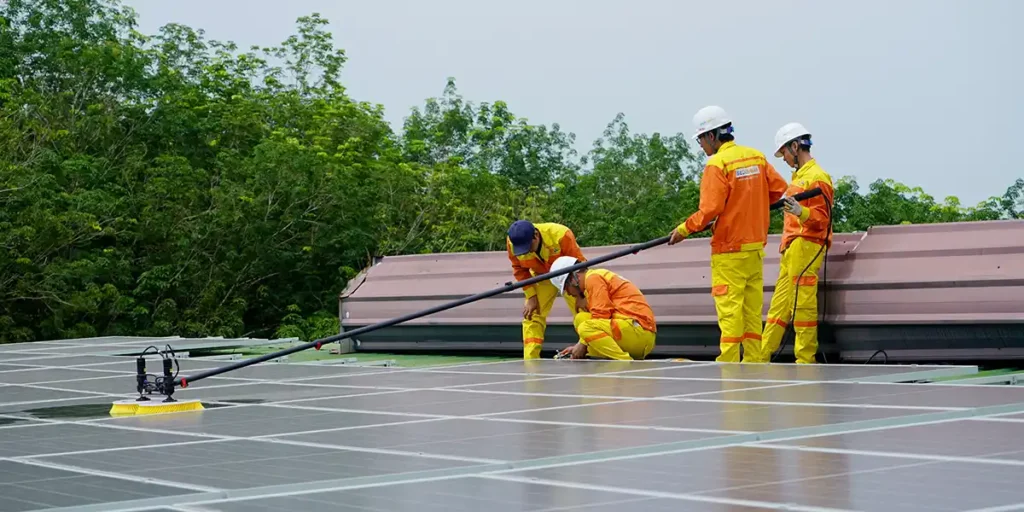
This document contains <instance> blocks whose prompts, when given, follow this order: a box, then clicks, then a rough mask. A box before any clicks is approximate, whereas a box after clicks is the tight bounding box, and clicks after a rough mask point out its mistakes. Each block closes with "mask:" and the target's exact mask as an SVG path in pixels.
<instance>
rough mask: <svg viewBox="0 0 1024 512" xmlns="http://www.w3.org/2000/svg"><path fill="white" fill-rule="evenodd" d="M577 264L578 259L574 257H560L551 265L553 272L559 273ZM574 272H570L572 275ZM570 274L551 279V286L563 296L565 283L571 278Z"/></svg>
mask: <svg viewBox="0 0 1024 512" xmlns="http://www.w3.org/2000/svg"><path fill="white" fill-rule="evenodd" d="M576 263H577V261H576V258H574V257H572V256H560V257H559V258H558V259H557V260H555V262H554V263H552V264H551V272H557V271H559V270H562V269H563V268H567V267H571V266H573V265H575V264H576ZM571 273H572V272H569V274H571ZM569 274H562V275H560V276H555V277H552V278H551V284H553V285H555V288H556V289H558V294H559V295H562V294H563V292H564V291H565V281H566V279H568V278H569Z"/></svg>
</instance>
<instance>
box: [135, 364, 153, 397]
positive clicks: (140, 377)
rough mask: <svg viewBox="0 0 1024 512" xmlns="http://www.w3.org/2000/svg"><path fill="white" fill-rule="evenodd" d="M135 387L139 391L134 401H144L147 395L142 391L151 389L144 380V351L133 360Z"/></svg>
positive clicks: (145, 391)
mask: <svg viewBox="0 0 1024 512" xmlns="http://www.w3.org/2000/svg"><path fill="white" fill-rule="evenodd" d="M135 389H136V390H137V391H138V392H139V397H138V398H136V399H135V401H136V402H146V401H148V400H149V397H148V396H146V395H144V394H143V393H148V392H150V391H151V388H150V384H149V381H147V380H146V356H145V352H143V354H140V355H139V357H138V358H137V359H136V360H135Z"/></svg>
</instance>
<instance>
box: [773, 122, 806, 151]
mask: <svg viewBox="0 0 1024 512" xmlns="http://www.w3.org/2000/svg"><path fill="white" fill-rule="evenodd" d="M810 134H811V132H809V131H807V128H804V125H802V124H800V123H788V124H786V125H784V126H783V127H782V128H779V131H777V132H775V157H776V158H782V146H785V145H786V144H789V143H790V142H792V141H793V140H796V139H798V138H800V137H803V136H804V135H810Z"/></svg>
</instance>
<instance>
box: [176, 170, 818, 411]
mask: <svg viewBox="0 0 1024 512" xmlns="http://www.w3.org/2000/svg"><path fill="white" fill-rule="evenodd" d="M818 195H821V189H820V188H813V189H811V190H808V191H806V192H801V193H799V194H794V195H793V196H792V197H793V198H794V199H796V200H797V201H803V200H805V199H810V198H812V197H815V196H818ZM782 205H783V200H779V201H776V202H774V203H772V204H771V206H770V207H769V209H770V210H777V209H779V208H781V207H782ZM704 229H707V228H704ZM668 241H669V237H668V236H663V237H661V238H656V239H654V240H651V241H649V242H644V243H642V244H638V245H633V246H631V247H627V248H625V249H620V250H618V251H615V252H612V253H608V254H605V255H604V256H598V257H597V258H594V259H592V260H587V261H582V262H579V263H577V264H575V265H572V266H571V267H566V268H563V269H561V270H558V271H555V272H548V273H547V274H541V275H539V276H534V277H531V278H529V279H524V280H522V281H517V282H514V283H507V284H505V286H502V287H501V288H495V289H493V290H489V291H486V292H482V293H478V294H476V295H470V296H468V297H463V298H461V299H459V300H455V301H452V302H448V303H445V304H440V305H437V306H434V307H432V308H427V309H424V310H421V311H417V312H415V313H409V314H408V315H403V316H400V317H396V318H392V319H390V320H385V321H383V322H378V323H375V324H371V325H367V326H363V327H360V328H358V329H353V330H351V331H347V332H342V333H339V334H335V335H334V336H328V337H326V338H321V339H319V340H314V341H310V342H307V343H303V344H301V345H296V346H294V347H290V348H286V349H283V350H279V351H277V352H273V353H270V354H264V355H262V356H258V357H253V358H250V359H243V360H241V361H238V362H236V363H231V364H228V365H225V366H222V367H220V368H212V369H209V370H206V371H202V372H199V373H196V374H195V375H192V376H190V377H188V376H186V377H181V378H178V379H174V380H173V381H170V383H173V384H172V385H173V386H179V387H182V388H184V387H187V386H188V385H189V384H191V383H193V382H196V381H198V380H202V379H205V378H207V377H213V376H214V375H220V374H222V373H225V372H230V371H232V370H237V369H239V368H244V367H246V366H249V365H253V364H256V363H262V362H263V361H269V360H271V359H277V358H279V357H281V356H286V355H288V354H294V353H296V352H301V351H303V350H308V349H311V348H316V349H317V350H320V347H321V346H322V345H324V344H326V343H331V342H334V341H338V340H343V339H346V338H352V337H355V336H359V335H361V334H366V333H368V332H372V331H376V330H378V329H383V328H385V327H391V326H392V325H396V324H400V323H402V322H408V321H409V320H415V319H417V318H420V317H424V316H427V315H432V314H434V313H438V312H441V311H445V310H448V309H452V308H456V307H459V306H463V305H466V304H469V303H471V302H476V301H478V300H483V299H486V298H488V297H493V296H495V295H500V294H502V293H508V292H510V291H513V290H516V289H519V288H522V287H524V286H530V285H531V284H536V283H539V282H541V281H546V280H548V279H551V278H552V277H556V276H560V275H563V274H568V273H570V272H575V271H577V270H579V269H581V268H587V267H590V266H592V265H597V264H598V263H604V262H606V261H611V260H614V259H616V258H621V257H623V256H628V255H630V254H636V253H638V252H640V251H644V250H647V249H650V248H652V247H657V246H659V245H662V244H665V243H668ZM171 391H172V392H173V390H171Z"/></svg>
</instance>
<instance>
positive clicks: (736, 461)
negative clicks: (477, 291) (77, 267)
mask: <svg viewBox="0 0 1024 512" xmlns="http://www.w3.org/2000/svg"><path fill="white" fill-rule="evenodd" d="M198 342H199V341H198V340H196V341H195V343H198ZM165 343H170V344H171V345H172V347H174V348H175V349H178V348H179V345H180V346H182V347H184V346H186V345H188V344H189V343H193V341H189V340H175V339H170V340H168V339H162V340H161V339H145V338H134V339H132V338H119V339H98V340H73V341H61V342H48V343H34V344H31V345H3V346H0V510H4V511H27V510H51V511H52V510H61V511H127V510H153V511H157V510H160V511H166V510H176V511H186V512H187V511H192V512H195V511H209V510H224V511H241V510H245V511H252V510H260V511H262V510H344V511H353V512H354V511H361V512H366V511H385V510H387V511H395V510H398V511H414V510H415V511H434V510H436V511H442V510H443V511H445V512H460V511H479V510H487V511H488V512H504V511H538V512H539V511H555V510H558V511H565V510H571V511H612V510H616V511H618V510H623V508H624V507H630V508H631V507H636V509H637V510H649V511H661V510H696V511H704V510H723V511H724V510H729V511H746V510H779V509H785V510H804V511H822V510H928V511H944V510H951V511H952V510H957V511H966V510H970V511H981V510H984V511H997V510H998V511H1003V510H1024V486H1021V485H1020V484H1019V482H1021V481H1024V478H1022V477H1024V445H1022V444H1021V443H1020V439H1022V438H1024V388H1020V387H1017V386H982V385H976V386H972V385H947V384H938V383H935V384H929V383H913V382H914V381H928V380H931V379H936V378H940V377H946V376H955V375H964V374H970V373H975V372H977V368H976V367H973V366H897V365H831V366H797V365H780V364H773V365H739V364H716V363H707V362H685V361H646V362H631V363H630V362H601V361H553V360H539V361H507V362H481V363H466V364H459V365H452V366H444V367H429V368H373V367H351V366H347V365H330V364H302V363H263V364H259V365H255V366H250V367H247V368H244V369H241V370H238V371H235V372H230V373H227V374H223V375H220V376H217V377H211V378H209V379H206V380H203V381H200V382H197V383H196V384H195V385H194V386H190V387H189V388H186V389H184V390H180V391H179V392H178V393H177V394H176V395H175V396H176V397H177V398H200V399H202V400H203V402H204V404H205V405H206V409H205V410H203V411H197V412H184V413H171V414H159V415H150V416H134V417H117V418H115V417H110V416H109V414H108V413H107V411H108V409H109V407H110V404H111V403H112V402H113V401H115V400H120V399H125V398H133V397H134V396H135V394H134V386H135V382H134V371H135V363H134V358H133V357H130V356H125V355H116V354H120V353H125V351H124V348H125V347H128V348H129V349H130V350H129V351H131V350H135V351H137V350H141V349H142V348H145V346H148V345H150V344H159V345H160V346H162V345H163V344H165ZM218 343H219V342H218ZM224 343H227V341H224ZM233 343H239V341H234V342H233ZM222 345H223V343H222ZM133 353H137V352H133ZM155 360H156V358H153V359H152V361H155ZM180 364H181V369H182V372H183V373H187V372H189V371H195V370H199V369H205V368H213V367H218V366H220V365H222V364H224V361H212V360H203V359H199V358H189V359H182V360H181V361H180ZM149 366H150V367H151V368H158V367H159V366H158V365H157V364H155V362H154V363H150V365H149ZM150 371H152V370H150Z"/></svg>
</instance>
